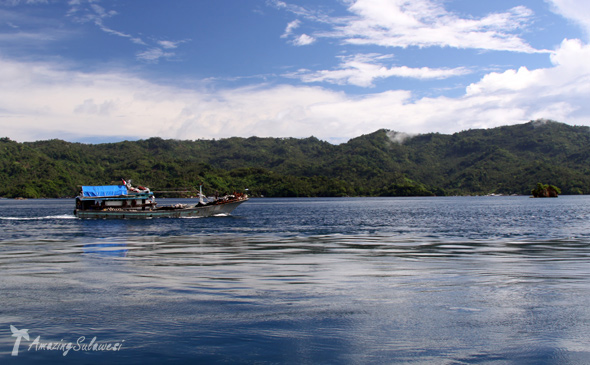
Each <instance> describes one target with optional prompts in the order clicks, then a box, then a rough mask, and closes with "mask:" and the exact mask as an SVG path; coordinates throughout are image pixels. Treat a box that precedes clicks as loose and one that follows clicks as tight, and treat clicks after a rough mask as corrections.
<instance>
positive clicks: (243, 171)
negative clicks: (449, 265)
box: [0, 120, 590, 198]
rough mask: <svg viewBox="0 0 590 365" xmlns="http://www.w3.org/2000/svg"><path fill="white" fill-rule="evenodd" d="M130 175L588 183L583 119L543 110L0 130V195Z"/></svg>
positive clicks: (284, 181) (139, 178)
mask: <svg viewBox="0 0 590 365" xmlns="http://www.w3.org/2000/svg"><path fill="white" fill-rule="evenodd" d="M120 178H126V179H130V178H131V179H133V181H135V182H137V183H138V184H141V185H144V186H149V187H152V188H153V190H158V189H160V190H169V189H171V188H190V189H194V187H195V186H198V184H199V183H203V184H204V188H205V189H206V191H207V192H209V193H213V192H215V191H219V192H225V191H232V190H242V189H244V188H249V191H250V192H251V194H253V195H255V196H256V195H264V196H408V195H481V194H490V193H496V194H529V193H530V191H531V189H533V188H534V187H535V186H536V184H537V183H538V182H542V183H549V184H552V185H556V186H558V187H560V188H561V190H562V192H563V193H564V194H589V193H590V128H588V127H580V126H570V125H567V124H564V123H559V122H555V121H549V120H537V121H530V122H528V123H524V124H517V125H510V126H500V127H495V128H491V129H472V130H467V131H462V132H457V133H454V134H440V133H427V134H419V135H414V136H408V135H405V134H403V133H399V132H395V131H391V130H387V129H380V130H377V131H375V132H373V133H369V134H365V135H361V136H358V137H355V138H352V139H350V140H349V141H348V142H346V143H342V144H339V145H333V144H330V143H329V142H326V141H321V140H319V139H317V138H315V137H307V138H302V139H298V138H271V137H249V138H241V137H231V138H224V139H219V140H195V141H181V140H173V139H162V138H159V137H152V138H149V139H145V140H138V141H123V142H115V143H102V144H83V143H73V142H65V141H62V140H59V139H53V140H47V141H37V142H23V143H19V142H14V141H11V140H10V139H8V138H1V139H0V196H2V197H27V198H39V197H65V196H73V195H75V194H76V191H77V187H78V186H79V185H100V184H110V183H117V182H118V179H120Z"/></svg>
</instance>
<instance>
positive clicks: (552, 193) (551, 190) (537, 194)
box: [531, 183, 561, 198]
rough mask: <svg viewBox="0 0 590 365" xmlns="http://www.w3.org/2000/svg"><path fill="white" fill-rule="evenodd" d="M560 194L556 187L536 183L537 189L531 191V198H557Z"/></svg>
mask: <svg viewBox="0 0 590 365" xmlns="http://www.w3.org/2000/svg"><path fill="white" fill-rule="evenodd" d="M560 193H561V190H560V189H559V188H558V187H556V186H553V185H543V184H541V183H537V187H536V188H535V189H533V190H531V194H533V198H557V196H558V195H559V194H560Z"/></svg>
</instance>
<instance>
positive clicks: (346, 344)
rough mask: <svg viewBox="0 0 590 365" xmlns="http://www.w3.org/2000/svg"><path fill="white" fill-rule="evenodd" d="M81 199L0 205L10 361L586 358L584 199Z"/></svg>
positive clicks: (1, 283)
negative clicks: (211, 206)
mask: <svg viewBox="0 0 590 365" xmlns="http://www.w3.org/2000/svg"><path fill="white" fill-rule="evenodd" d="M178 202H181V203H188V202H189V201H188V200H180V199H160V200H159V203H160V204H161V205H162V204H175V203H178ZM73 209H74V201H73V199H34V200H11V199H2V200H0V363H1V364H161V363H171V364H185V363H186V364H396V363H404V364H588V363H590V196H560V197H559V198H552V199H531V198H529V197H526V196H494V197H424V198H422V197H421V198H417V197H416V198H283V199H279V198H254V199H250V200H249V201H247V202H245V203H243V204H242V205H240V206H239V207H238V208H237V209H236V210H235V211H234V212H233V213H232V214H231V215H225V216H215V217H208V218H185V219H183V218H158V219H148V220H102V219H96V220H95V219H85V220H82V219H77V218H75V217H74V216H73Z"/></svg>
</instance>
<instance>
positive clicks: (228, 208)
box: [74, 199, 248, 219]
mask: <svg viewBox="0 0 590 365" xmlns="http://www.w3.org/2000/svg"><path fill="white" fill-rule="evenodd" d="M247 200H248V199H241V200H237V201H231V202H227V203H221V204H211V205H201V206H199V205H197V206H190V207H186V208H172V209H166V208H159V209H153V210H132V209H113V210H81V209H76V210H74V215H75V216H76V217H78V218H94V219H150V218H185V217H210V216H214V215H225V214H229V213H231V212H232V211H233V210H234V209H236V208H237V207H238V205H240V204H242V203H243V202H245V201H247Z"/></svg>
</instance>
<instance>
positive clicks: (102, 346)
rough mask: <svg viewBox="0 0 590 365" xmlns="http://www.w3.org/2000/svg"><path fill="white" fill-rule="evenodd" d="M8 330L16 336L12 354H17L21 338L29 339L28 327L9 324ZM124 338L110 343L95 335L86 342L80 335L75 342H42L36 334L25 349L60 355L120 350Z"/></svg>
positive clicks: (84, 337)
mask: <svg viewBox="0 0 590 365" xmlns="http://www.w3.org/2000/svg"><path fill="white" fill-rule="evenodd" d="M10 330H11V331H12V337H16V340H15V341H14V346H13V347H12V356H18V353H19V349H20V344H21V340H22V339H23V338H24V339H25V340H27V341H31V339H30V335H29V330H28V329H21V330H19V329H18V328H16V327H15V326H13V325H10ZM124 342H125V340H122V341H120V342H116V343H111V342H100V341H97V337H96V336H94V337H93V338H92V340H90V342H86V336H80V337H78V339H77V340H76V342H64V340H63V339H62V340H61V341H52V342H44V341H41V336H37V337H36V338H35V339H34V340H33V342H31V343H30V344H29V347H28V349H27V351H31V350H33V351H59V352H61V353H62V356H66V355H67V354H68V353H69V352H70V351H76V352H78V351H83V352H90V351H111V352H117V351H121V348H122V347H123V343H124Z"/></svg>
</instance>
